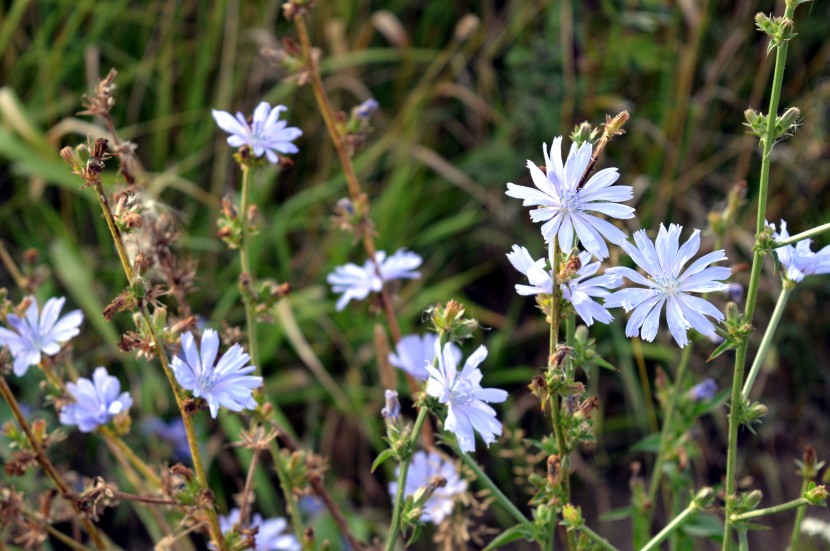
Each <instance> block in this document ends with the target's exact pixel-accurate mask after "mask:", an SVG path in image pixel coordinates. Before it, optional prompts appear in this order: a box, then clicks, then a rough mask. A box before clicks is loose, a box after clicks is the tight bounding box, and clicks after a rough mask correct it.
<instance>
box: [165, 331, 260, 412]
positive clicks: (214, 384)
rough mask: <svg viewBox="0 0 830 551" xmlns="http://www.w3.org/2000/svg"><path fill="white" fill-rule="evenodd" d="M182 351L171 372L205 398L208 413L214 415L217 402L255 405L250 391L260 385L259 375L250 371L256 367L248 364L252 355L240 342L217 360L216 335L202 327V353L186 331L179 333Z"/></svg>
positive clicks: (235, 407) (238, 408)
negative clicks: (247, 352)
mask: <svg viewBox="0 0 830 551" xmlns="http://www.w3.org/2000/svg"><path fill="white" fill-rule="evenodd" d="M182 352H183V355H182V356H176V357H175V358H173V362H172V363H171V365H170V367H171V368H172V370H173V374H174V375H175V376H176V380H177V381H178V382H179V384H180V385H182V387H184V388H186V389H187V390H189V391H191V392H192V393H193V395H194V396H196V397H197V398H204V399H205V401H207V403H208V407H209V408H210V416H211V417H213V418H214V419H216V415H217V414H218V413H219V407H220V406H224V407H226V408H228V409H229V410H231V411H242V410H243V409H256V407H257V403H256V400H254V398H253V396H252V393H253V391H254V390H255V389H257V388H259V387H260V386H262V377H256V376H254V375H249V373H253V372H254V371H255V370H256V367H255V366H252V365H248V361H249V360H250V359H251V357H250V356H249V355H248V354H246V353H245V352H244V351H243V350H242V347H241V346H239V345H238V344H235V345H233V346H231V347H230V348H229V349H228V351H227V352H225V354H224V355H223V356H222V357H221V358H219V361H218V362H216V355H217V354H218V352H219V335H218V334H217V333H216V331H214V330H213V329H205V332H204V333H202V353H201V357H200V355H199V348H198V347H197V346H196V342H195V341H194V339H193V334H192V333H190V332H189V331H188V332H187V333H185V334H183V335H182ZM214 364H215V365H214Z"/></svg>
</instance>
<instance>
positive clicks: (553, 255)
mask: <svg viewBox="0 0 830 551" xmlns="http://www.w3.org/2000/svg"><path fill="white" fill-rule="evenodd" d="M548 254H549V255H550V259H549V260H550V266H551V268H550V277H551V290H552V291H553V293H552V295H551V304H550V338H549V343H548V348H549V349H548V370H551V369H553V358H554V357H555V356H556V351H557V348H558V347H559V323H560V319H561V312H560V311H559V304H560V301H561V296H562V295H561V292H560V289H559V283H558V282H557V280H556V276H557V274H558V272H559V256H560V251H559V241H558V240H557V239H556V238H554V239H553V241H552V242H551V243H549V244H548ZM570 321H571V320H570V319H569V322H570ZM574 323H575V322H574ZM567 329H568V328H567V322H566V329H565V330H566V332H567ZM566 338H567V337H566ZM572 340H573V336H571V341H572ZM561 367H562V372H563V373H566V374H567V372H568V370H566V369H565V368H564V366H561ZM549 402H550V415H551V422H552V424H553V434H554V438H555V439H556V448H557V451H558V452H559V460H560V469H559V480H560V484H561V485H562V493H563V495H564V497H565V502H566V503H567V502H569V501H570V495H571V487H570V468H571V466H570V461H569V460H568V442H567V439H566V438H565V430H564V428H563V423H562V421H563V420H562V411H561V407H560V404H559V394H558V392H554V393H551V395H550V400H549ZM556 522H557V521H556V519H555V518H554V520H553V522H552V523H551V524H552V526H551V533H550V534H549V537H550V540H551V546H552V545H553V541H554V533H553V532H555V527H556ZM575 540H576V538H575V536H574V534H573V532H568V533H567V545H568V549H569V550H570V549H574V547H575V545H576V541H575Z"/></svg>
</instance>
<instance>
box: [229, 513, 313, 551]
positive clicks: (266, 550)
mask: <svg viewBox="0 0 830 551" xmlns="http://www.w3.org/2000/svg"><path fill="white" fill-rule="evenodd" d="M239 512H240V511H239V509H232V510H231V511H230V513H228V516H220V517H219V528H220V530H222V533H223V534H227V533H228V532H230V531H231V530H232V529H233V527H234V525H236V524H237V523H238V522H239ZM243 528H259V531H258V532H257V533H256V535H255V536H254V542H255V543H256V546H255V547H252V548H249V549H254V550H255V551H300V549H301V547H300V542H298V541H297V538H296V537H295V536H294V535H293V534H291V533H286V529H287V528H288V521H286V520H285V519H284V518H282V517H276V518H269V519H267V520H266V519H263V518H262V515H260V514H259V513H254V514H253V515H251V522H250V524H248V525H247V526H244V527H243Z"/></svg>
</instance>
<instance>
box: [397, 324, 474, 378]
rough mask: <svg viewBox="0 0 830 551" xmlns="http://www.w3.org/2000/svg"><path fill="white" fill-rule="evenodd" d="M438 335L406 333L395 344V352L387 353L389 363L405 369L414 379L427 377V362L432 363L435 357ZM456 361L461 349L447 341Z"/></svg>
mask: <svg viewBox="0 0 830 551" xmlns="http://www.w3.org/2000/svg"><path fill="white" fill-rule="evenodd" d="M437 341H438V335H436V334H435V333H426V334H424V335H406V336H405V337H402V338H401V340H400V341H398V344H397V345H396V346H395V352H394V353H392V352H390V353H389V358H388V359H389V363H390V364H392V365H394V366H395V367H397V368H398V369H402V370H403V371H406V372H407V373H409V374H410V375H412V376H413V377H415V378H416V379H420V380H422V381H426V380H427V379H429V371H427V364H429V365H432V363H433V360H434V359H435V343H436V342H437ZM449 345H450V350H451V351H452V355H453V358H455V361H456V363H458V362H460V361H461V349H460V348H458V345H456V344H454V343H449Z"/></svg>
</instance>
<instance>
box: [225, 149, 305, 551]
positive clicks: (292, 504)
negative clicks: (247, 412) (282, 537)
mask: <svg viewBox="0 0 830 551" xmlns="http://www.w3.org/2000/svg"><path fill="white" fill-rule="evenodd" d="M241 169H242V193H241V195H242V197H241V200H240V205H239V217H240V218H239V219H240V222H241V223H240V228H241V234H242V235H241V236H242V242H241V243H240V245H239V264H240V267H241V269H242V273H241V274H240V276H239V279H240V293H241V294H242V302H243V303H244V305H245V328H246V329H247V333H248V353H249V354H250V355H251V363H252V364H253V365H254V366H255V367H256V368H257V369H259V370H260V372H262V364H261V363H260V355H259V338H258V336H257V315H256V302H255V300H254V297H253V296H251V293H252V292H254V290H253V289H252V287H253V286H254V285H255V276H254V273H253V270H252V269H251V247H250V235H251V234H250V227H249V225H250V222H251V221H250V218H249V216H248V211H249V207H250V197H251V167H250V166H248V165H246V164H244V163H243V164H241ZM260 399H261V398H260ZM271 408H272V415H273V416H274V419H275V420H276V421H277V422H278V423H279V424H280V425H282V426H283V427H285V428H289V429H290V424H289V423H288V419H287V418H286V416H285V414H284V413H283V411H282V409H280V407H279V405H278V404H275V403H271ZM270 448H271V450H270V451H271V454H272V455H273V457H274V465H275V467H276V471H277V477H278V478H279V481H280V487H281V488H282V490H283V495H284V496H285V500H286V501H285V505H286V509H288V512H289V516H290V517H291V526H292V528H293V530H294V533H295V535H296V536H297V540H298V541H300V542H304V541H305V538H304V533H305V529H304V527H303V524H302V519H301V518H300V515H299V512H298V511H297V503H296V501H297V500H296V498H295V497H294V493H293V491H292V488H291V486H290V484H289V480H288V475H287V473H286V472H285V468H284V466H283V465H282V462H281V460H282V457H281V454H280V450H279V445H278V444H277V442H276V440H272V441H271V444H270ZM256 464H257V452H256V451H254V455H253V457H252V458H251V465H250V467H249V470H248V481H246V484H245V487H246V488H247V489H248V491H247V492H243V496H244V499H243V502H242V504H241V505H240V509H241V511H242V512H247V505H248V504H247V499H248V496H249V495H250V491H251V490H252V488H253V486H252V485H249V482H253V475H254V472H255V469H256ZM242 512H240V516H239V522H240V524H241V525H242V526H247V524H246V523H245V521H246V519H245V516H244V515H243V514H242Z"/></svg>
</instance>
